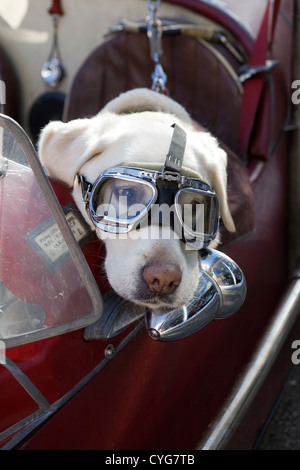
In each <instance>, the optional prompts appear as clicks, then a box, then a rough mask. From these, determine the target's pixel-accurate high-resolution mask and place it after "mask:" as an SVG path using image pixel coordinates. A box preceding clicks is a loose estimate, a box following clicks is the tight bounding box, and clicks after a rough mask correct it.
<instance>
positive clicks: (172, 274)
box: [143, 262, 182, 294]
mask: <svg viewBox="0 0 300 470" xmlns="http://www.w3.org/2000/svg"><path fill="white" fill-rule="evenodd" d="M181 274H182V273H181V270H180V268H179V267H178V266H176V265H175V264H171V263H170V264H166V263H160V262H152V263H149V264H148V265H147V266H146V267H145V268H144V272H143V276H144V279H145V281H146V283H147V286H148V289H149V290H150V292H155V293H157V294H173V292H174V291H175V290H176V289H177V287H178V286H179V284H180V283H181Z"/></svg>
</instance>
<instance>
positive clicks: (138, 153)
mask: <svg viewBox="0 0 300 470" xmlns="http://www.w3.org/2000/svg"><path fill="white" fill-rule="evenodd" d="M174 124H175V127H176V129H177V133H178V132H179V137H182V136H183V137H184V144H182V146H181V144H180V143H179V145H177V142H176V139H175V137H174V135H175V130H174V129H175V128H174ZM178 130H179V131H178ZM174 139H175V141H174ZM179 141H180V139H179ZM176 145H177V147H178V149H179V150H178V155H179V159H180V158H181V159H182V161H181V162H180V164H179V167H177V170H176V168H175V171H166V163H165V162H166V155H167V154H168V152H169V151H170V149H171V148H173V149H176ZM39 155H40V159H41V163H42V165H43V166H44V167H45V168H46V170H47V172H48V174H49V176H50V177H53V178H55V179H57V180H60V181H62V182H64V183H66V184H68V185H69V186H70V187H73V197H74V200H75V202H76V204H77V206H78V208H79V210H80V211H81V213H82V215H83V216H84V218H85V219H86V221H87V222H88V223H89V224H90V225H91V227H92V228H93V229H94V230H96V233H97V236H98V237H99V238H100V239H102V240H103V241H104V243H105V246H106V260H105V269H106V273H107V278H108V280H109V282H110V284H111V286H112V288H113V289H114V290H115V291H116V292H117V293H118V294H119V295H120V296H121V297H123V298H125V299H127V300H129V301H132V302H134V303H136V304H139V305H142V306H145V307H148V308H150V309H151V310H153V311H155V309H160V310H161V309H168V310H169V309H174V308H178V307H181V306H182V305H184V304H185V303H186V302H188V301H189V299H191V298H192V296H193V293H194V291H195V289H196V287H197V284H198V272H199V262H201V260H199V249H198V248H199V246H198V245H194V249H193V246H192V247H191V244H190V243H189V237H188V236H187V235H186V233H187V231H188V232H189V234H190V235H191V233H192V234H193V231H194V232H195V233H196V239H198V238H199V237H198V235H199V234H201V233H202V232H208V236H206V235H207V234H204V235H203V233H202V235H203V236H204V238H202V241H203V240H204V242H203V243H204V246H210V247H216V245H217V244H218V241H219V240H218V233H217V231H216V230H215V228H216V227H217V225H216V224H214V222H212V224H207V223H206V222H205V221H204V219H203V218H206V217H210V211H213V212H214V215H213V218H216V217H217V218H218V214H217V216H216V214H215V212H216V211H217V208H219V209H220V216H221V218H222V220H223V223H224V225H225V227H226V228H227V229H228V230H229V231H234V230H235V227H234V222H233V220H232V217H231V214H230V211H229V207H228V203H227V193H226V189H227V176H226V166H227V156H226V153H225V152H224V151H223V150H222V149H221V148H220V147H219V145H218V143H217V140H216V139H215V138H214V137H213V136H211V135H210V134H209V133H208V132H206V131H202V130H197V129H196V128H195V127H194V125H193V122H192V120H191V118H190V116H189V114H188V113H187V112H186V110H185V109H184V108H183V107H182V106H181V105H180V104H178V103H177V102H175V101H174V100H172V99H171V98H169V97H166V96H164V95H160V94H158V93H156V92H154V91H151V90H148V89H135V90H131V91H128V92H126V93H123V94H121V95H120V96H119V97H117V98H115V99H114V100H112V101H111V102H109V103H108V104H107V105H106V106H105V108H104V109H103V110H101V112H99V114H97V115H96V116H94V117H91V118H86V119H78V120H74V121H70V122H68V123H63V122H51V123H49V124H48V125H47V126H46V127H45V128H44V129H43V131H42V133H41V136H40V140H39ZM176 158H177V155H175V160H176ZM177 163H178V162H177ZM175 167H176V165H175ZM171 170H172V168H171ZM161 194H163V195H164V197H163V198H162V201H167V199H168V197H169V198H170V197H171V199H172V201H176V202H174V204H175V206H176V207H175V212H176V215H175V217H177V226H178V225H179V226H184V227H186V230H183V231H182V233H183V236H179V235H177V236H174V234H175V232H176V233H177V234H178V230H177V231H176V230H175V229H174V223H173V225H172V224H171V223H168V221H167V222H166V220H162V218H161V217H159V216H158V215H157V213H156V215H155V211H154V210H152V209H150V208H151V207H152V206H153V207H154V206H155V205H157V204H155V203H156V202H157V201H158V199H159V198H158V196H159V195H161ZM83 195H84V197H83ZM166 198H167V199H166ZM195 198H196V199H195ZM197 198H198V199H197ZM201 198H202V199H201ZM216 200H218V201H219V202H218V204H217V203H216V202H215V201H216ZM87 201H89V203H88V204H87ZM120 201H121V202H120ZM195 201H196V205H197V201H198V202H199V205H201V203H202V202H203V201H209V203H207V204H206V203H203V205H205V204H206V205H205V210H204V212H203V211H202V212H201V214H202V216H201V217H202V219H201V220H202V222H203V223H202V225H203V224H204V228H202V229H201V228H200V229H199V228H197V227H196V229H195V227H194V226H193V223H194V222H195V221H194V222H193V221H192V222H191V223H190V224H188V223H186V222H185V221H184V220H183V216H182V212H180V210H181V209H180V210H179V211H178V207H182V206H183V205H184V204H185V202H187V203H189V204H190V205H191V206H193V207H194V206H195ZM132 203H134V204H133V205H134V206H135V208H138V210H135V211H134V212H132V213H131V214H129V212H130V209H128V207H129V205H130V207H131V208H132ZM167 204H169V205H170V203H169V202H168V203H167ZM117 206H118V207H117ZM193 210H194V209H193ZM128 211H129V212H128ZM149 212H151V213H152V216H153V217H152V218H151V220H150V222H149ZM128 214H129V215H128ZM203 214H204V215H203ZM169 215H170V214H169ZM191 217H192V220H194V219H193V217H194V215H193V214H192V216H191ZM173 218H174V217H173ZM141 220H143V221H144V222H145V220H147V223H141ZM178 221H179V222H178ZM149 225H150V226H151V230H149ZM210 225H211V226H212V227H213V228H209V227H210ZM187 226H189V227H187ZM205 226H208V229H206V228H205ZM189 230H190V231H189ZM184 234H185V235H184ZM197 237H198V238H197ZM200 238H201V237H200Z"/></svg>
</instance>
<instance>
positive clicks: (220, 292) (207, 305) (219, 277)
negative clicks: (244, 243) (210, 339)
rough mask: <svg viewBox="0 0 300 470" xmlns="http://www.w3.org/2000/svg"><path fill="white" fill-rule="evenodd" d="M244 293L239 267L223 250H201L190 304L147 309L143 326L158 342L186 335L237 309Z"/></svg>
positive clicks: (241, 273) (243, 281) (244, 283)
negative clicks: (163, 309) (169, 307)
mask: <svg viewBox="0 0 300 470" xmlns="http://www.w3.org/2000/svg"><path fill="white" fill-rule="evenodd" d="M246 292H247V286H246V280H245V277H244V274H243V272H242V270H241V269H240V268H239V266H238V265H237V264H236V263H235V262H234V261H233V260H232V259H231V258H229V257H228V256H226V255H225V254H224V253H221V252H220V251H217V250H213V249H208V248H207V249H205V250H202V251H201V270H200V271H199V283H198V287H197V290H196V292H195V294H194V297H193V299H192V300H191V301H190V303H189V304H188V305H184V306H183V307H181V308H179V309H176V310H172V311H170V312H165V311H162V312H157V311H156V312H155V313H154V312H152V311H148V312H146V314H145V323H146V328H147V330H148V333H149V335H150V337H151V338H152V339H155V340H158V341H173V340H176V339H180V338H185V337H186V336H188V335H190V334H192V333H195V332H196V331H198V330H200V329H201V328H203V327H204V326H205V325H206V324H207V323H209V322H210V321H211V320H214V319H221V318H226V317H229V316H230V315H233V314H234V313H235V312H237V310H239V308H240V307H241V306H242V304H243V302H244V300H245V297H246Z"/></svg>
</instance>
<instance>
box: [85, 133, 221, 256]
mask: <svg viewBox="0 0 300 470" xmlns="http://www.w3.org/2000/svg"><path fill="white" fill-rule="evenodd" d="M173 127H174V133H173V137H172V141H171V145H170V149H169V152H168V155H167V158H166V162H165V165H164V167H163V169H162V171H158V170H156V169H153V170H152V169H143V168H138V167H135V166H133V165H130V166H124V167H123V166H120V167H113V168H109V169H107V170H105V171H104V172H103V173H101V175H100V176H99V177H98V178H97V179H96V181H95V183H94V184H90V183H88V182H87V181H86V180H85V179H84V178H83V177H82V176H79V181H80V183H81V186H82V192H83V197H84V200H85V202H86V204H87V209H88V212H89V215H90V217H91V219H92V222H93V224H94V225H95V226H96V227H98V228H99V229H101V230H103V231H104V232H110V233H116V234H121V233H127V232H129V231H131V230H133V229H139V228H142V227H144V226H147V225H148V226H150V224H151V223H153V222H155V221H156V222H157V221H159V224H160V225H168V226H170V227H171V228H172V229H173V231H174V233H176V234H177V236H178V238H180V239H182V241H184V242H185V243H187V244H188V245H189V246H191V247H192V248H194V249H200V248H203V247H205V246H207V245H208V244H209V242H210V241H211V240H213V239H214V238H215V237H216V235H217V231H218V228H219V214H220V209H219V198H218V196H217V195H216V193H214V192H213V191H212V190H211V188H210V186H209V185H208V184H206V183H204V182H203V181H201V180H200V179H199V178H195V177H191V176H190V175H189V176H185V174H181V173H185V170H183V169H182V160H183V154H184V149H185V142H186V134H185V132H184V131H183V130H182V129H181V128H180V127H179V126H178V125H176V124H175V125H174V126H173ZM181 170H182V171H181Z"/></svg>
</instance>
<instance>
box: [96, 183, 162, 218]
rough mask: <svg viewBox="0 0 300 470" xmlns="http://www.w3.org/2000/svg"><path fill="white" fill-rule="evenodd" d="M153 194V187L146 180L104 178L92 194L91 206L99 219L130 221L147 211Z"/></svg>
mask: <svg viewBox="0 0 300 470" xmlns="http://www.w3.org/2000/svg"><path fill="white" fill-rule="evenodd" d="M154 195H155V190H154V188H153V187H152V185H150V184H147V183H146V182H139V181H134V180H132V179H128V178H126V179H125V178H124V179H123V178H106V179H105V180H104V181H103V182H102V184H100V185H99V186H98V187H97V188H96V191H95V193H94V194H93V197H92V208H93V211H94V215H95V216H96V217H97V218H99V219H102V218H105V219H110V220H114V221H116V222H122V223H131V222H132V221H133V220H134V219H136V218H137V217H138V218H140V217H142V216H143V215H144V214H145V213H146V212H147V211H148V208H149V206H150V204H151V203H152V201H153V199H154Z"/></svg>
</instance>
